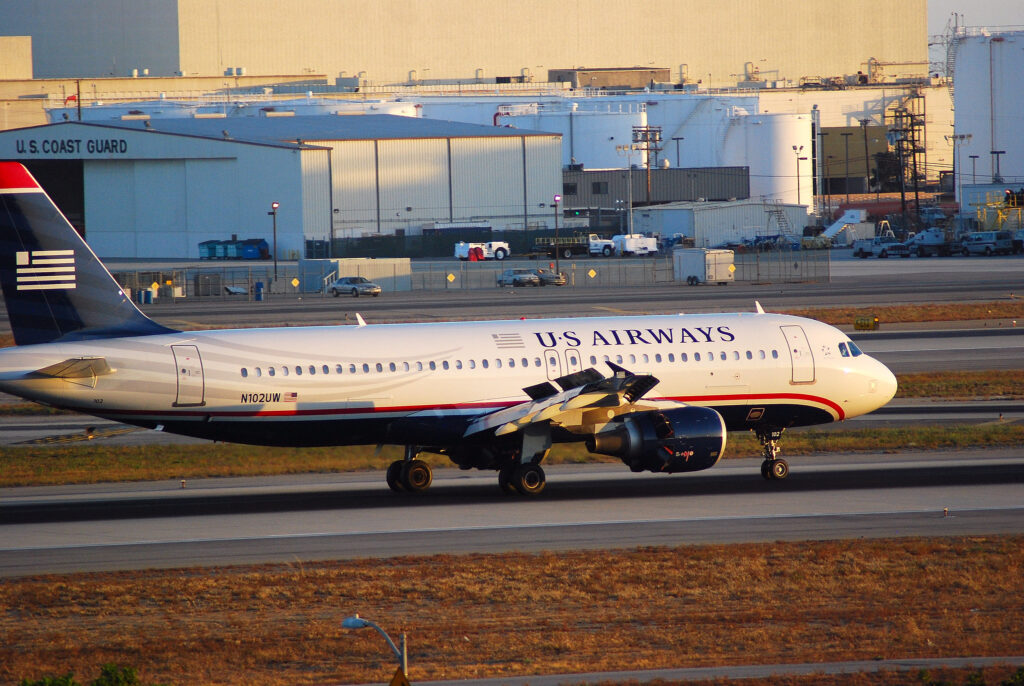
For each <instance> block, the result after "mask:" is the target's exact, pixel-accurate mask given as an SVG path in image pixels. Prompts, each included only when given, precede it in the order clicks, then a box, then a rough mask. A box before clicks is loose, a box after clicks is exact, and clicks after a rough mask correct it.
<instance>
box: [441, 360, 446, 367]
mask: <svg viewBox="0 0 1024 686" xmlns="http://www.w3.org/2000/svg"><path fill="white" fill-rule="evenodd" d="M441 369H448V360H445V361H444V362H442V363H441Z"/></svg>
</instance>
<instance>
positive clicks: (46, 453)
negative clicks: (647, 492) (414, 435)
mask: <svg viewBox="0 0 1024 686" xmlns="http://www.w3.org/2000/svg"><path fill="white" fill-rule="evenodd" d="M894 446H896V447H895V448H894ZM1014 446H1024V424H1015V423H988V424H980V425H972V426H956V425H952V426H949V425H945V426H943V428H942V431H936V430H935V428H934V427H928V426H910V427H895V428H892V427H876V428H871V429H857V430H837V429H832V430H822V429H801V430H794V431H791V432H788V433H786V434H785V436H784V437H783V441H782V448H783V453H784V454H785V455H788V456H792V455H811V454H821V453H830V452H834V453H858V452H894V451H896V450H899V451H901V452H905V451H908V450H960V449H966V448H996V447H1014ZM760 454H761V449H760V446H759V445H758V443H757V441H756V440H755V439H754V437H753V436H752V435H751V434H749V433H732V434H730V435H729V442H728V447H727V448H726V458H737V457H757V456H759V455H760ZM401 456H402V454H401V450H400V448H398V447H396V446H386V447H384V448H383V449H382V450H381V451H380V453H379V454H378V453H377V452H376V448H374V447H373V446H351V447H328V448H267V447H259V446H245V445H235V444H230V443H203V444H199V445H160V444H153V445H141V446H110V445H104V444H99V443H72V444H67V445H62V446H59V447H32V448H28V447H23V448H0V487H10V486H41V485H60V484H73V483H101V482H113V481H156V480H164V479H195V478H204V477H227V476H275V475H281V474H306V473H327V472H352V471H369V470H383V469H385V468H386V467H387V466H388V464H389V463H390V462H391V461H392V460H397V459H399V458H401ZM422 457H423V458H424V459H426V461H427V462H429V463H431V464H432V465H434V466H441V467H444V466H451V463H450V462H449V461H448V458H446V457H444V456H441V455H433V454H424V455H423V456H422ZM593 462H612V463H617V462H618V460H617V459H616V458H614V457H606V456H602V455H593V454H591V453H588V452H587V451H586V448H584V447H583V445H582V444H579V443H572V444H559V445H556V446H554V448H553V449H552V451H551V454H550V455H549V456H548V457H547V458H546V460H545V464H585V463H593Z"/></svg>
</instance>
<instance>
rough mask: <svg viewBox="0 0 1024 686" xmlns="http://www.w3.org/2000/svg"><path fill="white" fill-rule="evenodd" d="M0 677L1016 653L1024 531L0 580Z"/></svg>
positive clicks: (271, 676)
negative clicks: (402, 646) (113, 669)
mask: <svg viewBox="0 0 1024 686" xmlns="http://www.w3.org/2000/svg"><path fill="white" fill-rule="evenodd" d="M0 607H2V608H3V612H2V615H0V635H3V636H4V641H3V644H2V645H0V680H2V681H4V682H11V681H12V680H16V679H20V678H22V677H37V676H39V675H42V674H63V673H64V672H65V671H67V670H69V669H70V670H74V671H75V672H76V673H80V674H88V673H91V672H92V671H94V670H95V669H96V666H98V665H99V664H102V663H104V662H120V663H122V664H130V665H133V666H135V667H137V668H139V670H140V672H141V676H142V677H143V679H144V680H147V681H168V682H172V683H190V684H191V683H208V684H228V683H246V684H308V683H336V682H346V683H349V682H367V681H381V680H385V679H386V678H388V675H389V674H390V672H391V671H393V669H394V667H393V663H391V662H390V658H389V656H388V655H387V653H386V649H385V647H384V646H383V644H382V641H381V639H380V637H379V636H378V635H377V634H376V633H374V632H372V631H345V630H343V629H341V628H340V622H341V619H342V618H343V617H345V616H347V615H349V614H351V613H353V612H357V611H358V612H360V613H362V614H363V615H364V616H367V617H371V618H374V619H376V620H378V621H380V622H381V623H382V624H384V625H385V627H386V628H387V629H388V630H389V631H390V632H391V633H392V634H393V635H394V634H397V633H398V632H401V631H406V632H408V634H409V641H410V651H409V660H410V671H411V676H412V678H413V679H414V680H426V679H452V678H463V679H465V678H480V677H492V676H500V675H513V674H543V673H572V672H578V671H593V670H616V669H623V668H638V669H649V668H660V667H684V666H709V665H723V664H756V663H779V662H831V661H839V660H853V659H858V660H871V659H876V658H911V657H952V656H962V655H976V656H992V655H1017V654H1020V653H1021V650H1022V648H1024V630H1022V628H1021V622H1020V618H1021V616H1022V613H1024V537H1021V536H1006V537H975V538H963V539H941V540H920V539H897V540H883V541H838V542H821V543H771V544H747V545H732V546H720V545H708V546H688V547H680V548H671V549H643V550H633V551H601V552H590V551H587V552H568V553H559V554H555V553H543V554H520V553H511V554H503V555H467V556H451V555H438V556H432V557H426V558H397V559H392V560H387V561H380V560H363V561H354V562H327V563H317V564H305V565H299V564H296V565H275V566H262V567H236V568H221V569H212V570H202V571H199V570H185V571H168V572H152V571H150V572H144V571H140V572H124V573H113V574H111V573H108V574H77V575H70V576H48V577H38V578H25V579H13V580H3V581H0Z"/></svg>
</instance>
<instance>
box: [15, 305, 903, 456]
mask: <svg viewBox="0 0 1024 686" xmlns="http://www.w3.org/2000/svg"><path fill="white" fill-rule="evenodd" d="M841 344H842V345H841ZM848 346H849V339H848V337H847V336H846V335H845V334H843V333H842V332H841V331H839V330H838V329H835V328H834V327H831V326H828V325H825V324H822V323H820V322H816V321H813V320H808V319H802V318H796V317H790V316H785V315H773V314H763V313H758V314H753V313H751V314H714V315H666V316H644V317H602V318H583V319H534V320H512V321H486V322H464V323H463V322H451V323H440V324H435V323H430V324H383V325H371V326H342V327H308V328H276V329H242V330H223V331H218V330H213V331H202V332H181V333H174V334H163V335H152V336H138V337H128V338H116V339H98V340H86V341H79V342H68V343H50V344H44V345H34V346H24V347H18V348H11V349H7V350H3V351H0V388H2V389H3V390H5V391H7V392H10V393H14V394H17V395H20V396H23V397H26V398H29V399H32V400H37V401H40V402H44V403H48V404H51V405H54V406H58V407H64V408H69V409H74V410H77V411H80V412H86V413H90V414H95V415H99V416H104V417H110V418H113V419H118V420H120V421H125V422H130V423H136V424H141V425H143V426H156V425H163V426H165V427H166V428H168V430H172V431H174V430H178V431H182V432H183V433H190V434H192V433H196V434H197V435H206V436H210V437H221V438H223V439H224V440H241V441H242V442H252V443H263V442H268V443H271V444H291V443H296V444H333V445H341V444H346V443H373V442H377V439H373V438H372V437H371V436H368V435H367V433H366V432H365V431H352V432H351V435H349V432H347V431H346V429H345V426H346V424H349V423H351V425H352V426H353V427H355V426H357V424H358V422H360V421H366V420H389V419H394V418H398V417H405V416H409V415H412V414H415V413H419V414H421V415H426V416H450V415H478V414H481V413H485V412H488V411H492V410H496V409H500V408H502V407H506V406H509V405H513V404H515V403H519V402H522V401H523V400H525V399H526V396H525V394H524V392H523V388H525V387H527V386H531V385H533V384H537V383H540V382H543V381H545V380H554V379H556V378H558V377H561V376H564V375H566V374H570V373H572V372H577V371H580V370H583V369H585V368H588V367H593V368H596V369H598V370H600V371H602V373H605V374H607V373H608V369H607V366H606V365H605V364H604V363H605V361H611V362H614V363H616V364H618V365H620V366H622V367H625V368H626V369H628V370H630V371H631V372H633V373H636V374H651V375H653V376H655V377H657V378H658V379H659V380H660V383H659V384H658V385H657V386H656V387H655V388H654V389H653V390H652V391H651V392H650V393H649V394H648V396H647V397H648V398H650V399H653V400H674V401H680V402H685V403H688V404H693V405H701V406H707V407H714V408H716V409H718V410H719V411H720V412H722V413H723V416H725V417H726V422H727V424H728V425H729V428H730V429H733V430H735V429H740V428H744V422H745V423H746V424H752V423H754V422H756V421H758V420H759V418H760V417H762V416H763V415H765V414H767V415H768V416H769V417H768V418H769V419H770V420H771V421H772V422H773V423H779V424H782V425H783V426H789V425H800V424H815V423H822V422H826V421H839V420H843V419H846V418H849V417H854V416H857V415H861V414H864V413H866V412H870V411H872V410H874V409H876V408H878V407H880V406H882V405H884V404H885V403H886V402H888V401H889V399H891V398H892V396H893V394H894V393H895V389H896V382H895V378H894V377H893V375H892V374H891V373H890V372H889V370H888V369H887V368H886V367H885V366H884V365H882V364H881V363H879V362H878V361H876V360H874V359H873V358H871V357H869V356H867V355H863V354H859V351H858V354H856V355H854V354H852V353H850V352H849V350H850V347H848ZM853 350H856V348H855V347H853ZM80 358H103V359H104V360H105V362H106V365H107V366H108V367H109V369H110V371H109V372H107V373H101V374H98V375H92V374H86V375H84V376H81V377H80V378H51V377H46V376H41V375H32V374H30V373H31V372H33V371H34V370H39V369H42V368H45V367H48V366H50V365H53V364H56V363H59V362H61V361H64V360H75V359H80ZM26 374H28V375H27V376H26ZM759 411H760V412H759ZM773 413H774V415H775V416H772V414H773ZM784 413H789V415H791V418H790V419H788V420H787V419H785V417H784V416H783V414H784ZM323 422H331V428H330V430H329V431H327V432H326V434H325V435H324V436H322V437H320V438H314V434H315V433H316V431H315V430H314V427H315V426H316V425H318V424H321V423H323ZM268 423H273V424H274V425H275V429H274V432H275V433H274V435H273V436H272V437H271V438H270V439H267V438H266V436H267V429H266V426H267V425H268ZM189 425H194V426H193V427H192V428H191V429H190V428H189ZM200 425H201V426H200ZM241 425H245V426H248V427H251V428H252V432H251V434H246V431H247V429H246V428H245V426H241ZM257 426H260V427H261V429H260V430H259V431H257V430H256V427H257ZM172 427H173V428H172ZM183 427H184V428H183ZM218 427H223V428H224V430H225V433H220V432H219V431H218ZM307 430H309V431H310V433H309V434H308V435H306V436H302V435H299V434H302V432H304V431H307ZM289 433H291V434H297V435H294V436H291V437H289V436H288V435H287V434H289ZM247 435H248V436H249V437H247Z"/></svg>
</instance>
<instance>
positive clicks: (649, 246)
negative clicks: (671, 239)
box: [612, 233, 658, 257]
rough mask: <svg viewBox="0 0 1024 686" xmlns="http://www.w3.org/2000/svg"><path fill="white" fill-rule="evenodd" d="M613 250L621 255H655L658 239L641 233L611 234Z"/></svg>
mask: <svg viewBox="0 0 1024 686" xmlns="http://www.w3.org/2000/svg"><path fill="white" fill-rule="evenodd" d="M612 244H613V245H614V246H615V252H617V253H618V254H620V255H622V256H624V257H625V256H628V255H655V254H657V252H658V239H657V238H649V237H647V236H645V235H643V234H642V233H625V234H621V235H618V236H612Z"/></svg>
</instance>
